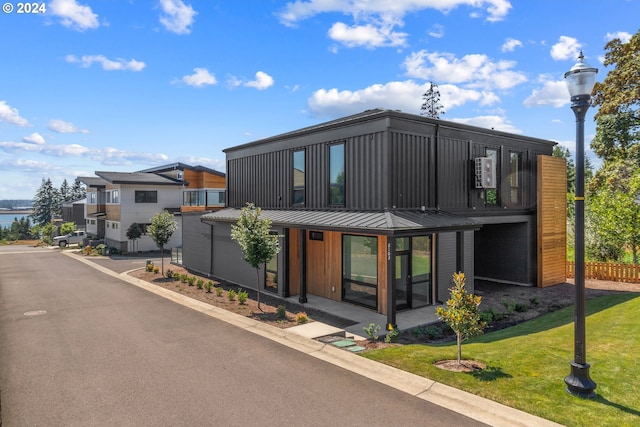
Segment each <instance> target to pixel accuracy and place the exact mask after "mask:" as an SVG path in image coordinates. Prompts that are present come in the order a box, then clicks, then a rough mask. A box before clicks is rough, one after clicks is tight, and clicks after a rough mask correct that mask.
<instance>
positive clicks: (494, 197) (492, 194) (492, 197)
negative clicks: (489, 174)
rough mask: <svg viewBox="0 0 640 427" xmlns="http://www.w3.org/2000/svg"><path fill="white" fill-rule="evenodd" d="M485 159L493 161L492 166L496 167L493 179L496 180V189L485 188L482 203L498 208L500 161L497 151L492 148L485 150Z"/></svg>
mask: <svg viewBox="0 0 640 427" xmlns="http://www.w3.org/2000/svg"><path fill="white" fill-rule="evenodd" d="M485 155H486V157H489V158H490V159H493V164H494V165H495V166H496V176H495V177H494V178H495V180H496V188H487V189H486V190H485V191H484V202H485V204H486V205H487V206H498V205H499V204H500V200H499V194H500V193H499V191H498V190H499V189H500V172H499V171H500V161H499V156H498V150H496V149H493V148H487V151H486V154H485Z"/></svg>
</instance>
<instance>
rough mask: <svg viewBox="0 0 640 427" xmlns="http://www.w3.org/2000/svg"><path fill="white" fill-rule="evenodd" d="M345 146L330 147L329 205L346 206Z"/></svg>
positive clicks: (335, 145)
mask: <svg viewBox="0 0 640 427" xmlns="http://www.w3.org/2000/svg"><path fill="white" fill-rule="evenodd" d="M344 202H345V197H344V144H333V145H330V146H329V204H330V205H334V206H344Z"/></svg>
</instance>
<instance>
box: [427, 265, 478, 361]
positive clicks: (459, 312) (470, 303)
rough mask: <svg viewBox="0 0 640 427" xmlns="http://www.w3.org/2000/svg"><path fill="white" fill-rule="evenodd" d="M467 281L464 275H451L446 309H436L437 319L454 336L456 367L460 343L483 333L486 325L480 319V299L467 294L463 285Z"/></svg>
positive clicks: (460, 354)
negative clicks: (456, 353) (444, 324)
mask: <svg viewBox="0 0 640 427" xmlns="http://www.w3.org/2000/svg"><path fill="white" fill-rule="evenodd" d="M466 281H467V279H466V278H465V277H464V273H462V272H458V273H453V287H452V288H451V289H450V292H451V295H450V296H451V297H450V298H449V300H447V303H446V305H447V307H446V308H443V307H438V308H436V314H437V315H438V318H439V319H440V320H441V321H443V322H444V323H446V324H447V325H449V326H450V327H451V329H452V330H453V332H455V334H456V340H457V343H458V359H457V360H458V365H460V364H461V363H462V362H461V359H462V342H463V341H464V340H466V339H468V338H471V337H474V336H476V335H481V334H482V333H483V332H484V328H486V326H487V324H486V323H485V322H484V321H482V320H481V319H480V311H479V310H478V306H479V305H480V302H481V301H482V297H479V296H475V295H473V294H468V293H467V291H466V289H465V288H464V285H465V283H466Z"/></svg>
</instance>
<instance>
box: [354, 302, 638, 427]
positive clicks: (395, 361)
mask: <svg viewBox="0 0 640 427" xmlns="http://www.w3.org/2000/svg"><path fill="white" fill-rule="evenodd" d="M587 315H588V317H587V358H586V359H587V362H588V363H589V364H590V365H591V370H590V376H591V378H592V379H593V380H594V381H595V382H596V383H597V385H598V387H597V389H596V392H597V393H598V396H597V398H595V399H593V400H584V399H580V398H577V397H574V396H572V395H570V394H569V393H567V392H566V391H565V383H564V377H566V376H567V375H569V373H570V365H569V363H570V362H571V360H572V359H573V342H574V341H573V307H567V308H565V309H562V310H559V311H557V312H554V313H550V314H548V315H545V316H542V317H539V318H537V319H534V320H532V321H529V322H525V323H521V324H519V325H517V326H514V327H512V328H508V329H503V330H500V331H496V332H493V333H490V334H486V335H482V336H479V337H476V338H474V339H473V340H470V341H468V342H465V343H464V344H463V346H462V358H463V359H473V360H479V361H481V362H484V363H485V364H486V365H487V369H486V370H484V371H482V372H478V373H470V374H464V373H454V372H449V371H444V370H441V369H438V368H436V367H435V366H433V362H436V361H438V360H443V359H455V357H456V345H455V342H453V343H447V344H442V345H420V344H414V345H404V346H397V347H390V348H385V349H380V350H372V351H368V352H366V353H364V354H363V356H364V357H367V358H369V359H372V360H377V361H379V362H382V363H385V364H388V365H391V366H395V367H397V368H399V369H402V370H404V371H408V372H412V373H414V374H417V375H421V376H424V377H427V378H430V379H432V380H434V381H438V382H440V383H443V384H447V385H450V386H453V387H456V388H458V389H461V390H466V391H468V392H470V393H473V394H476V395H478V396H483V397H486V398H488V399H491V400H494V401H496V402H500V403H503V404H505V405H508V406H511V407H514V408H518V409H520V410H523V411H525V412H528V413H530V414H535V415H538V416H540V417H543V418H546V419H548V420H552V421H555V422H557V423H561V424H564V425H567V426H616V427H617V426H631V425H640V363H638V358H639V357H640V294H637V293H624V294H614V295H608V296H604V297H600V298H596V299H592V300H589V301H588V303H587Z"/></svg>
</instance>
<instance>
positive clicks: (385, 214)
mask: <svg viewBox="0 0 640 427" xmlns="http://www.w3.org/2000/svg"><path fill="white" fill-rule="evenodd" d="M240 212H241V210H240V209H237V208H227V209H223V210H220V211H217V212H212V213H208V214H204V215H202V216H201V217H200V220H201V221H203V222H236V221H237V220H238V218H239V217H240ZM261 216H262V217H265V218H269V219H270V220H271V222H272V224H273V225H278V226H292V227H307V228H316V229H344V230H362V231H370V232H384V233H395V232H400V231H453V230H474V229H478V228H480V227H481V223H479V222H477V221H475V220H472V219H471V218H467V217H464V216H459V215H454V214H451V213H448V212H443V211H412V210H406V211H405V210H394V211H367V212H364V211H329V210H306V209H305V210H303V209H295V210H293V209H292V210H286V209H282V210H280V209H263V210H262V212H261Z"/></svg>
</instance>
